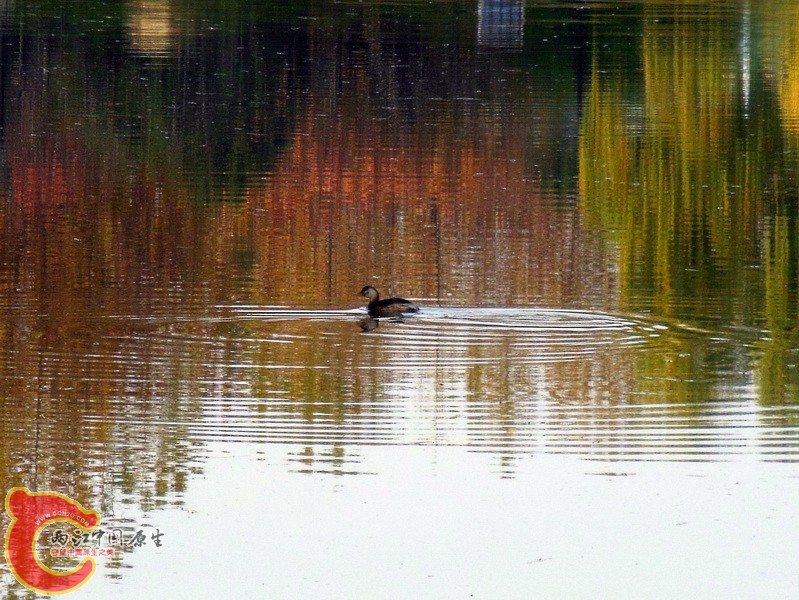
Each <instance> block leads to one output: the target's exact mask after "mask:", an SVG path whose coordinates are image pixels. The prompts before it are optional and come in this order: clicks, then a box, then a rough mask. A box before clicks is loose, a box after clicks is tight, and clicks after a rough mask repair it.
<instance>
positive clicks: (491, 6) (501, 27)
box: [477, 0, 524, 49]
mask: <svg viewBox="0 0 799 600" xmlns="http://www.w3.org/2000/svg"><path fill="white" fill-rule="evenodd" d="M477 15H478V20H477V43H478V44H479V45H481V46H485V47H487V48H515V49H519V48H521V47H522V46H523V45H524V0H479V2H478V4H477Z"/></svg>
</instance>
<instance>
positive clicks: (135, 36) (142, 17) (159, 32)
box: [128, 0, 174, 56]
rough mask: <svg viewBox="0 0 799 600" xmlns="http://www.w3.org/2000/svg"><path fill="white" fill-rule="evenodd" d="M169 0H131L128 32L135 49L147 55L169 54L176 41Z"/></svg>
mask: <svg viewBox="0 0 799 600" xmlns="http://www.w3.org/2000/svg"><path fill="white" fill-rule="evenodd" d="M170 5H171V2H169V0H131V1H130V8H129V10H130V12H129V15H128V34H129V36H130V41H131V46H132V47H133V49H134V50H135V51H136V52H138V53H140V54H144V55H147V56H164V55H167V54H169V52H170V51H171V47H172V45H173V43H174V34H173V31H172V17H171V7H170Z"/></svg>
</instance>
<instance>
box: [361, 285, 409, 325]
mask: <svg viewBox="0 0 799 600" xmlns="http://www.w3.org/2000/svg"><path fill="white" fill-rule="evenodd" d="M361 296H366V297H367V298H368V299H369V305H368V306H367V307H366V308H367V309H368V310H369V316H371V317H399V316H402V315H404V314H406V313H415V312H419V307H418V306H416V305H415V304H414V303H413V302H411V301H410V300H406V299H405V298H386V299H385V300H381V299H380V294H379V293H378V292H377V290H376V289H375V288H373V287H372V286H371V285H367V286H364V288H363V289H362V290H361Z"/></svg>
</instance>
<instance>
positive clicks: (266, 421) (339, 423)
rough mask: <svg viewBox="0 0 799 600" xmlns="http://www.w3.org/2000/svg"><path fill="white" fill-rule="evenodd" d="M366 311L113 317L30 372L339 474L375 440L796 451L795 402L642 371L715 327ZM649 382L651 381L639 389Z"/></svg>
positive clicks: (645, 450) (126, 421)
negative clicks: (708, 397) (368, 326)
mask: <svg viewBox="0 0 799 600" xmlns="http://www.w3.org/2000/svg"><path fill="white" fill-rule="evenodd" d="M365 316H366V315H365V312H364V311H363V310H362V309H361V310H343V311H334V310H319V311H317V310H299V309H287V308H280V307H255V306H246V307H241V306H234V307H220V308H219V309H218V312H217V313H216V314H214V315H212V316H210V317H200V318H194V319H191V318H181V317H176V318H175V319H170V318H169V317H168V316H163V315H162V316H159V317H158V318H157V319H152V320H146V319H144V320H138V321H137V322H136V324H135V326H132V329H131V330H130V331H126V332H124V333H120V332H119V329H120V328H119V327H118V326H116V325H114V326H111V327H108V334H107V335H105V336H104V337H103V340H104V341H103V342H102V343H99V344H98V343H94V344H91V345H90V346H88V347H86V348H84V349H82V350H81V351H80V352H77V353H76V352H75V351H74V349H69V350H66V349H62V350H56V349H52V348H50V349H43V350H42V352H41V353H40V354H39V355H38V359H37V360H38V361H39V364H38V365H37V369H39V371H38V372H39V373H40V376H41V377H52V378H55V377H64V378H66V379H67V380H68V381H69V385H70V387H69V388H67V387H64V386H63V385H62V386H61V387H60V388H58V386H56V385H53V386H52V390H51V393H52V394H53V395H55V394H56V393H60V394H73V395H74V394H78V393H79V394H83V395H89V396H92V395H97V394H108V395H109V396H110V397H109V398H106V403H105V407H106V408H104V409H103V410H102V411H96V412H95V411H93V408H92V405H91V404H88V405H81V410H84V411H85V413H86V414H83V415H82V419H83V420H82V422H83V423H85V424H86V426H89V427H95V428H97V427H99V426H101V424H102V423H108V422H111V423H113V424H114V425H115V426H117V428H118V430H119V431H120V432H121V434H120V437H122V438H124V439H129V440H136V439H139V438H138V437H136V436H137V435H138V433H139V432H147V434H148V435H147V439H148V440H149V439H150V438H149V436H150V433H152V432H153V431H159V432H161V433H162V434H165V435H168V436H170V437H171V438H173V439H181V440H184V441H185V442H187V443H188V444H190V445H197V444H200V445H202V444H207V445H208V446H209V447H210V446H212V445H213V444H212V443H213V442H216V441H234V442H245V443H256V444H269V443H291V444H301V445H304V446H307V447H308V450H307V452H310V453H311V454H313V455H314V456H316V460H327V459H329V460H330V461H331V465H332V466H331V465H329V466H331V469H332V470H333V471H335V472H348V470H347V468H346V464H347V457H349V456H352V455H353V454H357V447H358V446H361V445H371V444H414V445H452V446H463V447H467V448H470V449H474V450H481V451H490V452H498V453H502V454H507V455H513V454H516V453H549V454H573V455H578V456H582V457H585V458H592V459H598V460H618V459H622V458H623V459H625V460H631V459H633V460H729V459H740V458H743V457H756V458H758V459H761V460H781V461H795V460H799V436H798V435H797V431H798V430H797V428H796V426H795V423H796V422H797V421H799V420H798V419H797V409H796V407H795V406H781V407H764V406H760V405H758V404H757V402H756V401H755V397H754V393H753V391H752V389H751V382H750V381H744V382H743V384H742V385H741V386H738V387H732V388H730V390H731V391H730V392H729V393H728V394H727V396H725V397H722V398H720V399H717V401H714V402H708V401H701V402H689V401H685V399H684V396H681V395H679V394H678V393H676V392H674V391H673V390H674V389H676V388H677V387H679V386H688V387H689V388H690V386H696V385H699V383H697V382H690V381H685V380H680V379H679V378H675V377H674V376H673V374H672V371H670V370H666V371H664V372H662V373H659V374H656V375H653V376H651V377H649V378H648V379H647V378H644V377H642V376H641V372H639V371H636V370H634V369H633V368H632V367H631V365H633V364H635V363H637V362H641V361H642V360H643V359H644V358H645V359H646V360H653V361H657V360H662V357H661V356H660V355H661V354H662V350H663V346H662V344H663V338H664V336H665V337H669V336H671V338H674V336H678V337H679V335H690V336H703V335H706V336H707V337H711V335H710V334H705V333H703V332H689V333H686V332H679V331H675V328H674V327H671V326H668V325H664V324H662V323H657V322H650V321H647V320H646V319H639V318H634V317H623V316H615V315H609V314H602V313H595V312H591V311H574V310H557V309H512V310H509V309H490V308H485V309H484V308H431V309H425V310H424V312H422V313H421V314H419V315H416V316H413V317H412V318H408V319H406V320H404V321H403V322H396V321H381V322H380V323H379V326H378V327H377V329H374V330H372V331H369V332H364V331H362V330H361V328H360V327H359V326H358V322H359V320H361V319H363V318H365ZM99 326H102V325H98V327H99ZM672 341H673V340H672ZM689 358H690V357H689ZM644 362H645V361H644ZM644 372H645V373H648V371H644ZM643 380H645V383H646V384H647V385H650V386H651V389H648V390H644V391H642V390H640V389H637V388H636V386H640V385H641V381H643ZM701 383H703V384H704V382H701ZM42 389H43V390H46V389H50V388H45V387H43V388H42ZM75 390H77V391H75ZM87 390H88V391H87ZM62 406H65V405H62ZM52 408H53V410H60V409H59V408H58V407H57V405H56V404H53V405H52ZM148 443H149V442H148ZM313 448H316V450H312V449H313ZM324 448H327V449H328V450H324ZM333 449H335V451H334V450H333ZM325 452H327V454H325ZM328 454H330V456H328ZM326 456H327V457H328V458H327V459H326V458H324V457H326ZM297 460H298V461H300V462H303V461H305V462H308V461H312V458H309V457H308V456H305V455H304V454H302V453H301V455H298V456H297ZM333 463H335V464H333ZM303 464H304V463H303Z"/></svg>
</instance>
